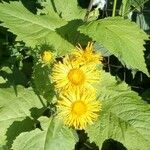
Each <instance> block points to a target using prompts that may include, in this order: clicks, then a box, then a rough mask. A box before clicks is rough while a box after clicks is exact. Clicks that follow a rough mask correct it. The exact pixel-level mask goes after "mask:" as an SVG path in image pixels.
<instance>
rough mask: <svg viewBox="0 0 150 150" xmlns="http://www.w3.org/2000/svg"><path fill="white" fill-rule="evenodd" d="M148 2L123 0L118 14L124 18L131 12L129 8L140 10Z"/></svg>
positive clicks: (144, 0) (145, 0)
mask: <svg viewBox="0 0 150 150" xmlns="http://www.w3.org/2000/svg"><path fill="white" fill-rule="evenodd" d="M147 1H148V0H123V1H122V5H121V8H120V14H121V15H122V16H126V15H127V14H128V13H129V12H130V11H131V6H132V7H134V9H138V8H140V7H141V6H142V5H143V4H144V3H146V2H147Z"/></svg>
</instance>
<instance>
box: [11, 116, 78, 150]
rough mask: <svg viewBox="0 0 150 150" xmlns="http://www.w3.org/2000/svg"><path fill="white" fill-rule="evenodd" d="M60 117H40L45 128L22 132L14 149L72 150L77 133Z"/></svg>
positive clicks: (15, 142)
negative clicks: (62, 121)
mask: <svg viewBox="0 0 150 150" xmlns="http://www.w3.org/2000/svg"><path fill="white" fill-rule="evenodd" d="M57 120H58V119H53V118H46V117H42V118H40V121H41V126H42V129H43V130H40V129H36V130H33V131H31V132H25V133H22V134H20V135H19V136H18V137H17V138H16V140H15V141H14V144H13V146H12V149H14V150H35V149H36V150H60V149H63V150H72V149H74V146H75V144H76V142H77V135H76V134H75V132H73V130H72V129H69V128H67V127H65V126H63V125H62V124H61V123H60V122H59V121H57Z"/></svg>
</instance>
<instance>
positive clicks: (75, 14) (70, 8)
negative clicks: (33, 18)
mask: <svg viewBox="0 0 150 150" xmlns="http://www.w3.org/2000/svg"><path fill="white" fill-rule="evenodd" d="M47 1H49V0H47ZM53 2H54V6H55V8H56V12H57V13H58V14H59V16H60V17H62V18H63V19H65V20H68V21H70V20H74V19H82V20H83V19H84V16H85V14H86V10H85V9H82V8H81V7H80V6H79V5H78V2H77V0H73V1H70V0H63V1H60V0H54V1H53Z"/></svg>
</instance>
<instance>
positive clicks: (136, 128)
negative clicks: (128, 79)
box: [86, 72, 150, 150]
mask: <svg viewBox="0 0 150 150" xmlns="http://www.w3.org/2000/svg"><path fill="white" fill-rule="evenodd" d="M101 76H102V79H101V82H100V85H99V90H98V96H99V99H100V101H101V103H102V111H101V112H100V116H99V119H98V121H97V122H96V123H95V124H93V125H92V126H90V127H88V128H87V129H86V132H87V133H88V137H89V138H90V141H91V142H93V141H94V142H95V143H96V144H97V145H98V146H99V148H100V149H101V147H102V144H103V142H104V141H105V140H106V139H114V140H116V141H119V142H121V143H122V144H123V145H124V146H125V147H126V148H127V149H129V150H131V149H132V150H138V149H139V150H140V149H142V150H148V149H149V147H150V139H149V137H150V117H149V116H150V106H149V105H148V104H147V103H145V102H144V101H143V100H142V99H141V97H140V96H138V94H137V93H135V92H133V91H131V89H130V87H128V86H127V85H126V84H125V83H117V82H116V80H115V78H114V77H112V76H111V75H109V74H108V73H105V72H103V73H102V74H101Z"/></svg>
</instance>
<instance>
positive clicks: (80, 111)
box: [44, 42, 102, 129]
mask: <svg viewBox="0 0 150 150" xmlns="http://www.w3.org/2000/svg"><path fill="white" fill-rule="evenodd" d="M44 56H45V58H49V57H51V56H49V55H48V54H46V53H45V54H44ZM101 61H102V56H101V55H100V54H98V53H96V52H94V50H93V43H91V42H89V43H88V45H87V47H86V48H85V49H83V48H82V47H81V46H80V45H79V46H78V47H77V48H76V50H75V51H73V52H72V54H70V55H67V56H65V57H64V58H63V60H61V61H57V62H56V63H55V64H54V66H53V69H52V79H53V81H54V83H55V87H56V90H57V93H58V95H59V99H58V103H57V109H58V110H57V111H58V117H59V118H60V119H62V120H63V121H64V124H65V125H67V126H70V127H74V128H75V129H85V128H86V126H87V125H88V124H92V123H93V122H94V121H95V120H96V119H97V117H98V113H99V111H100V110H101V103H100V101H99V100H97V98H96V89H95V88H94V86H93V85H94V84H95V83H98V82H99V81H100V70H98V69H97V65H98V64H101Z"/></svg>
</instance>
